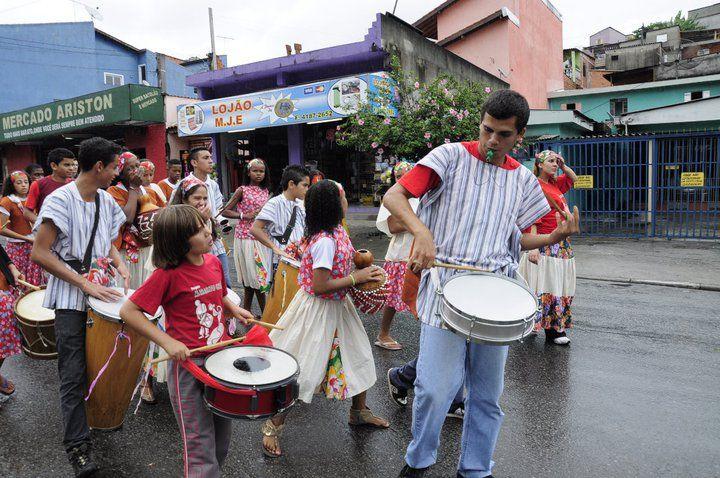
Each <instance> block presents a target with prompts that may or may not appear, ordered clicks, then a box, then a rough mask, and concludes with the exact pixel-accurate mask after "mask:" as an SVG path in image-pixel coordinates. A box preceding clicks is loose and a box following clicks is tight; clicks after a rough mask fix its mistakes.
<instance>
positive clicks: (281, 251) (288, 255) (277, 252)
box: [273, 246, 293, 259]
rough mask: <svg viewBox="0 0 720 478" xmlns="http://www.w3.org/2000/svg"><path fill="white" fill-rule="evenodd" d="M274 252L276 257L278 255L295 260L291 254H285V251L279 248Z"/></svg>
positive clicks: (275, 248) (274, 249)
mask: <svg viewBox="0 0 720 478" xmlns="http://www.w3.org/2000/svg"><path fill="white" fill-rule="evenodd" d="M273 252H274V253H275V255H278V256H281V257H287V258H288V259H293V257H292V256H291V255H290V254H288V253H287V252H285V251H284V250H282V249H280V248H279V247H277V246H275V247H274V248H273Z"/></svg>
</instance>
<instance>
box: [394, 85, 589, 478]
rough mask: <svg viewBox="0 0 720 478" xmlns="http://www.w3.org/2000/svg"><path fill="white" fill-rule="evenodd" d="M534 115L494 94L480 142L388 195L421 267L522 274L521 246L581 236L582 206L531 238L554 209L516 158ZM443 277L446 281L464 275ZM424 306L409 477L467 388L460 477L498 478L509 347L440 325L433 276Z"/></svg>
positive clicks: (446, 152) (452, 148) (426, 461)
mask: <svg viewBox="0 0 720 478" xmlns="http://www.w3.org/2000/svg"><path fill="white" fill-rule="evenodd" d="M529 116H530V109H529V106H528V103H527V101H526V100H525V98H523V97H522V95H520V94H518V93H516V92H514V91H510V90H502V91H498V92H496V93H494V94H493V95H491V96H490V97H489V98H488V100H487V102H486V103H485V105H484V107H483V115H482V123H481V125H480V138H479V141H472V142H466V143H450V144H445V145H442V146H440V147H438V148H435V149H434V150H432V151H431V152H430V153H429V154H428V155H427V156H425V158H423V159H422V160H421V161H420V162H419V163H418V165H417V166H416V167H415V168H414V169H413V170H412V171H411V172H410V173H408V174H406V175H405V176H403V178H402V179H401V180H400V181H399V182H398V183H397V184H396V185H394V186H393V187H392V188H391V189H390V190H389V191H388V192H387V194H386V195H385V197H384V205H385V206H386V207H387V209H388V210H389V211H390V213H391V214H392V215H393V216H395V218H396V219H397V220H399V221H400V222H401V223H402V224H404V226H405V228H406V229H407V230H408V231H409V232H411V233H412V234H413V236H415V243H414V247H413V252H412V255H411V257H410V263H409V265H410V267H411V268H412V269H413V271H415V272H420V271H425V270H426V269H429V268H431V267H432V266H433V264H434V263H435V260H436V259H437V260H438V261H439V262H445V263H452V264H460V265H468V266H475V267H479V268H482V269H486V270H491V271H496V272H500V273H503V274H506V275H509V276H515V272H516V271H517V268H518V262H519V258H520V251H521V249H534V248H536V247H539V246H545V245H549V244H554V243H556V242H558V241H559V240H561V239H564V238H565V237H567V236H569V235H571V234H573V233H575V232H577V231H578V217H577V214H578V213H577V208H576V209H575V214H574V215H568V217H567V219H566V220H565V221H563V222H560V220H559V217H558V223H559V225H558V228H557V229H556V230H555V231H554V232H553V233H552V234H546V235H537V234H531V233H526V232H524V231H525V230H526V229H528V228H529V227H530V226H531V225H532V224H533V223H534V222H535V221H537V220H538V219H540V218H541V217H543V216H544V215H545V214H546V213H547V212H549V211H550V207H549V205H548V203H547V200H546V199H545V196H544V195H543V193H542V190H541V188H540V186H539V184H538V181H537V179H536V178H535V176H533V174H532V173H531V172H530V171H529V170H528V169H526V168H524V167H522V166H521V165H520V164H519V163H518V162H517V161H515V160H514V159H513V158H511V157H510V156H508V153H509V152H510V151H511V150H512V148H513V146H514V145H515V143H516V142H517V141H518V139H520V138H521V137H522V136H523V135H524V133H525V127H526V125H527V122H528V119H529ZM412 197H416V198H419V199H420V206H419V207H418V210H417V214H415V213H414V212H413V210H412V208H411V207H410V204H409V199H410V198H412ZM437 272H438V275H439V279H440V283H441V284H442V283H444V282H445V281H446V280H447V279H448V278H449V277H450V276H452V275H453V274H454V273H456V272H454V271H451V270H449V269H442V270H438V271H437ZM497 300H502V297H498V298H497ZM417 305H418V307H417V309H418V315H419V318H420V320H421V322H422V324H421V328H422V330H421V339H420V355H419V357H418V359H417V367H416V368H417V378H416V379H415V383H414V386H415V402H414V404H413V424H412V432H413V440H412V442H411V443H410V445H409V446H408V449H407V453H406V454H405V461H406V465H405V467H404V468H403V470H402V471H401V473H400V476H422V475H423V474H424V473H425V471H426V470H427V469H428V468H429V467H430V466H431V465H432V464H434V463H435V461H436V458H437V447H438V445H439V442H440V429H441V428H442V424H443V422H444V419H445V415H446V413H447V411H448V409H449V407H450V405H451V402H452V400H453V398H454V396H455V393H456V391H457V390H458V388H460V387H461V386H462V385H463V383H464V385H465V390H466V397H465V423H464V426H463V438H462V448H461V453H460V463H459V465H458V474H457V476H460V477H486V476H491V473H492V466H493V461H492V454H493V451H494V449H495V444H496V442H497V436H498V433H499V431H500V425H501V423H502V417H503V413H502V410H501V409H500V405H499V400H500V395H501V393H502V389H503V379H504V368H505V359H506V357H507V352H508V347H507V346H495V345H485V344H480V343H467V342H466V340H465V339H464V338H463V337H461V336H460V335H457V334H454V333H452V332H450V331H449V330H445V329H443V328H441V327H442V318H441V317H440V316H439V314H438V312H439V305H440V298H439V296H438V295H437V294H436V293H435V289H434V287H433V285H432V284H431V281H430V274H429V273H428V272H427V271H425V272H424V273H423V274H422V276H421V280H420V286H419V289H418V301H417Z"/></svg>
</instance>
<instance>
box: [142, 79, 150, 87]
mask: <svg viewBox="0 0 720 478" xmlns="http://www.w3.org/2000/svg"><path fill="white" fill-rule="evenodd" d="M142 84H143V85H145V86H150V83H149V82H148V81H147V80H142Z"/></svg>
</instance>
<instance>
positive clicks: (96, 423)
mask: <svg viewBox="0 0 720 478" xmlns="http://www.w3.org/2000/svg"><path fill="white" fill-rule="evenodd" d="M115 289H116V290H119V291H120V292H122V288H119V287H115ZM133 292H134V291H133V290H132V289H130V290H128V297H129V296H130V295H132V293H133ZM126 300H127V297H123V298H122V299H120V300H119V301H117V302H103V301H101V300H99V299H96V298H94V297H90V298H89V299H88V319H87V331H86V335H85V358H86V361H87V379H88V386H89V387H93V388H92V390H91V391H90V393H89V397H88V398H87V401H86V402H85V408H86V411H87V421H88V425H89V426H90V428H93V429H96V430H107V431H109V430H115V429H117V428H120V427H121V426H122V424H123V420H124V419H125V412H126V411H127V408H128V406H129V405H130V399H131V397H132V393H133V390H134V389H135V385H136V384H137V381H138V377H139V376H140V372H141V370H142V363H143V359H144V358H145V354H146V352H147V349H148V340H147V339H146V338H145V337H143V336H142V335H140V334H138V333H137V332H135V331H134V330H132V329H130V328H128V327H126V326H125V324H124V323H123V321H122V320H120V307H122V305H123V303H124V302H125V301H126ZM161 315H162V308H160V309H158V312H157V313H156V314H155V317H153V318H152V320H156V319H157V318H159V317H160V316H161ZM148 318H150V317H148ZM128 352H131V353H130V356H129V357H128ZM103 367H105V369H104V370H103V372H102V375H101V376H98V374H99V373H100V371H101V370H102V369H103Z"/></svg>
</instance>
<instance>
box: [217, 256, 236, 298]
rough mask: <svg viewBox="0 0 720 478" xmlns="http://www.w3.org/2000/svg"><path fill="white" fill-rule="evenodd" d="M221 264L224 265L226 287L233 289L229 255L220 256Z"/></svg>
mask: <svg viewBox="0 0 720 478" xmlns="http://www.w3.org/2000/svg"><path fill="white" fill-rule="evenodd" d="M217 258H218V259H220V264H222V270H223V275H224V276H225V285H226V286H227V288H228V289H232V282H230V262H228V256H227V254H225V253H223V254H218V256H217Z"/></svg>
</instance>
